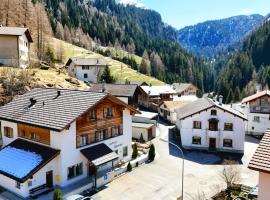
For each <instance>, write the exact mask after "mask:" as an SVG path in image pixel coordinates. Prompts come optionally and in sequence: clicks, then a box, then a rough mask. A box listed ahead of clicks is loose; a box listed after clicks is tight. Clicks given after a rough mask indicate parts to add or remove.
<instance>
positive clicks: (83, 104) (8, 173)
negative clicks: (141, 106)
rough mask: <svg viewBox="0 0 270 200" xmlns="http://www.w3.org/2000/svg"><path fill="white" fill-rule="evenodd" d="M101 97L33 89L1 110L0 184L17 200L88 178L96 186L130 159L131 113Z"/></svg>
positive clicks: (91, 93)
mask: <svg viewBox="0 0 270 200" xmlns="http://www.w3.org/2000/svg"><path fill="white" fill-rule="evenodd" d="M135 113H137V111H136V110H135V109H134V108H133V107H131V106H129V105H127V104H126V103H124V102H122V101H120V100H119V99H117V98H115V97H113V96H111V95H108V94H105V93H95V92H89V91H77V90H63V89H33V90H32V91H31V92H29V93H26V94H24V95H21V96H18V97H17V98H16V99H15V100H13V101H12V102H11V103H8V104H6V105H5V106H3V107H1V108H0V120H1V133H2V134H3V135H2V138H3V146H4V148H3V149H2V150H1V151H0V160H1V164H0V186H2V187H4V188H6V189H8V190H9V191H11V192H13V193H16V194H17V195H19V196H21V197H24V198H26V197H28V196H36V195H38V194H40V193H43V192H46V191H49V190H51V189H52V188H53V187H54V186H58V187H61V188H64V187H66V186H68V185H70V184H74V183H76V182H79V181H83V180H85V179H86V180H88V182H89V183H91V184H92V185H93V187H100V186H101V185H103V184H105V183H108V182H109V181H111V180H112V179H113V178H114V170H113V169H114V167H115V166H117V165H118V163H119V162H120V161H121V162H122V161H129V160H130V159H131V151H132V148H131V140H132V115H133V114H135Z"/></svg>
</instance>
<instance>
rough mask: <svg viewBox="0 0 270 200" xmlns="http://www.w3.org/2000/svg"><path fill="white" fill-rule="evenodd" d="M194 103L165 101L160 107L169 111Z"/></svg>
mask: <svg viewBox="0 0 270 200" xmlns="http://www.w3.org/2000/svg"><path fill="white" fill-rule="evenodd" d="M191 102H192V101H164V102H163V103H162V104H161V106H160V107H164V108H166V109H168V110H171V111H172V110H175V109H178V108H180V107H182V106H184V105H187V104H189V103H191Z"/></svg>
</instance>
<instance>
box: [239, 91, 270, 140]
mask: <svg viewBox="0 0 270 200" xmlns="http://www.w3.org/2000/svg"><path fill="white" fill-rule="evenodd" d="M242 107H243V109H244V112H245V115H246V116H247V118H248V122H247V130H246V133H247V134H250V135H259V136H261V135H263V134H264V133H265V131H266V130H267V129H268V128H270V91H269V90H265V91H260V92H257V93H256V94H254V95H251V96H248V97H246V98H244V99H243V100H242Z"/></svg>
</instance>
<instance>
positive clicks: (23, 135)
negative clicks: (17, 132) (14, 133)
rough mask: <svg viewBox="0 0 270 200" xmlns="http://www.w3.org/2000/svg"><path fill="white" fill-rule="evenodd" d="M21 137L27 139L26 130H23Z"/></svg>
mask: <svg viewBox="0 0 270 200" xmlns="http://www.w3.org/2000/svg"><path fill="white" fill-rule="evenodd" d="M21 137H23V138H26V133H25V130H22V133H21Z"/></svg>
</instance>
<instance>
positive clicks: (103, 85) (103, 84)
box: [102, 80, 106, 92]
mask: <svg viewBox="0 0 270 200" xmlns="http://www.w3.org/2000/svg"><path fill="white" fill-rule="evenodd" d="M105 91H106V83H105V80H103V81H102V92H105Z"/></svg>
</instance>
